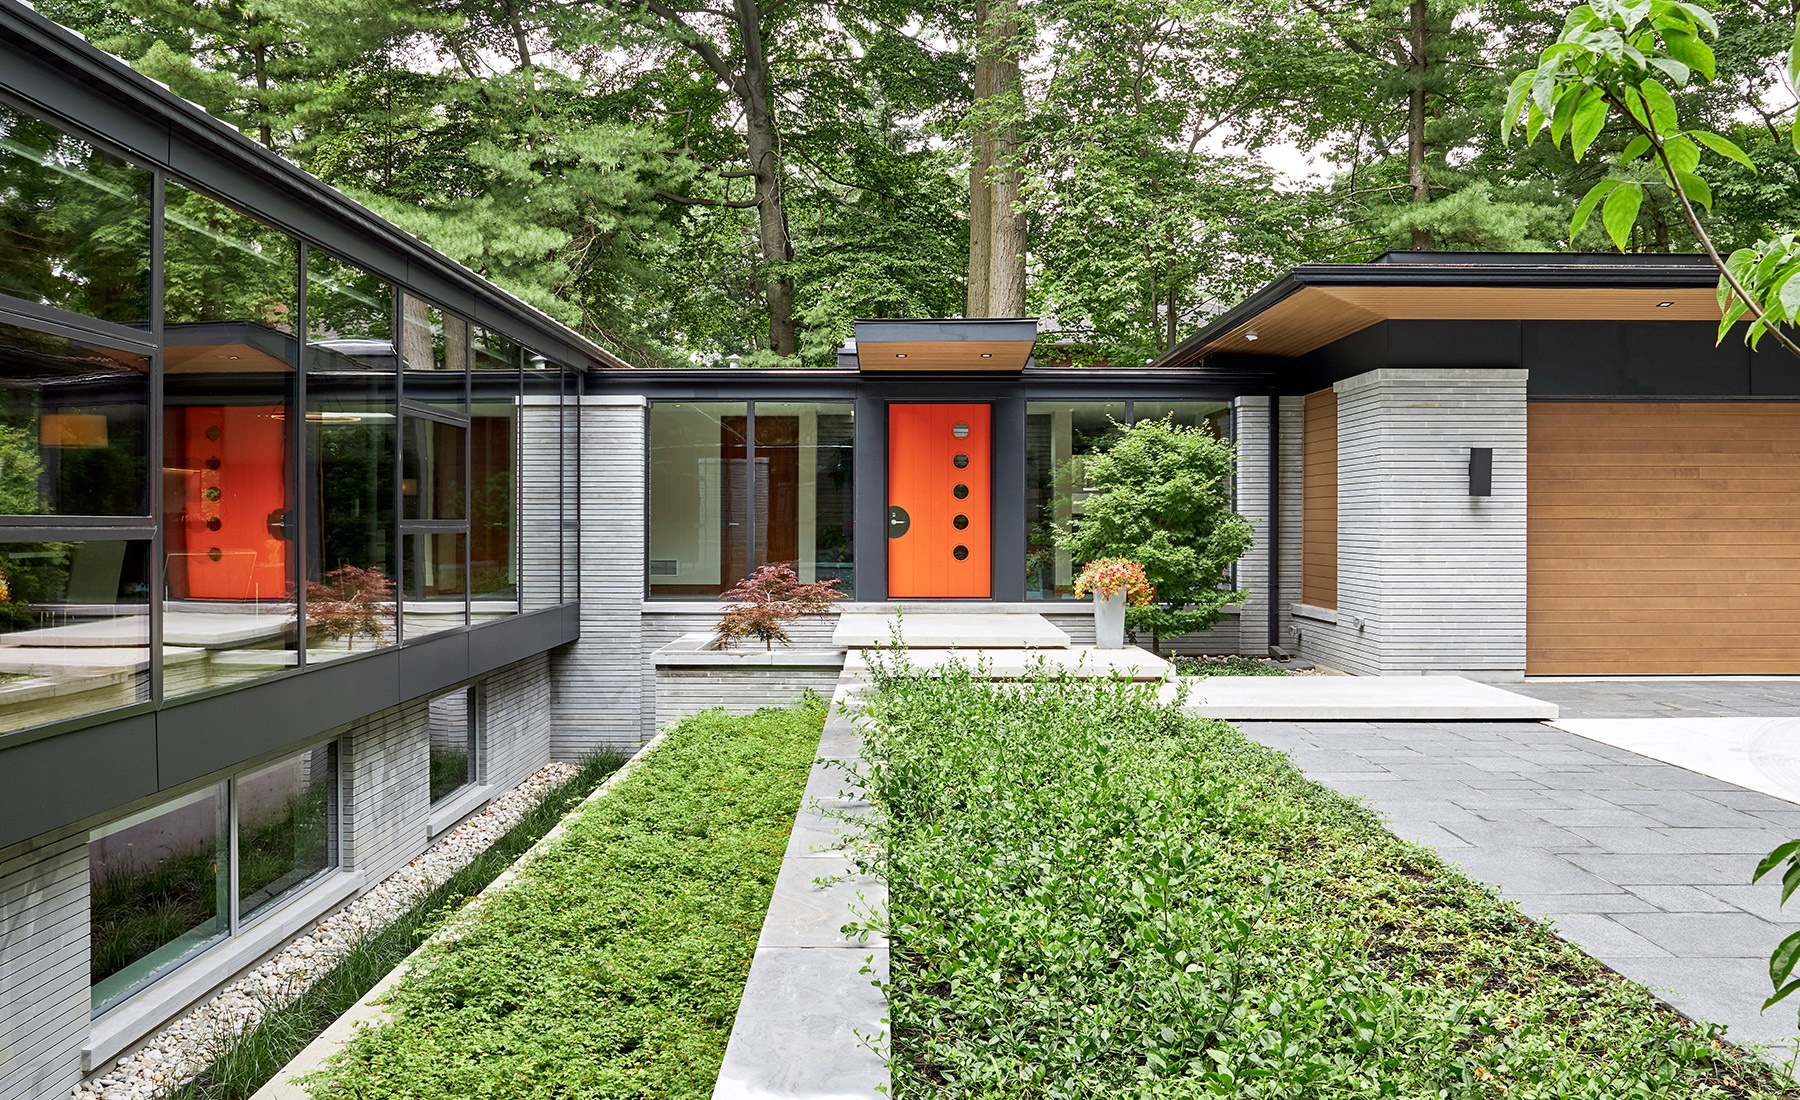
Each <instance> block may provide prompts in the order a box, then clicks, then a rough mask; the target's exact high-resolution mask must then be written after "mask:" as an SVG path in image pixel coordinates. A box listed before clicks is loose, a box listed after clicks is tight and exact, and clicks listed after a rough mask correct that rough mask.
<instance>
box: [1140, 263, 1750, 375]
mask: <svg viewBox="0 0 1800 1100" xmlns="http://www.w3.org/2000/svg"><path fill="white" fill-rule="evenodd" d="M1473 257H1479V258H1473ZM1630 261H1631V262H1621V260H1620V258H1618V257H1611V256H1606V257H1586V256H1565V255H1555V256H1544V257H1540V258H1535V259H1526V258H1522V257H1518V256H1514V255H1505V256H1492V255H1482V254H1456V253H1452V254H1443V253H1439V254H1434V256H1433V259H1431V260H1424V259H1411V260H1407V261H1404V262H1401V261H1397V260H1395V259H1393V258H1389V259H1388V260H1387V261H1386V262H1375V263H1367V264H1303V265H1301V266H1300V267H1297V268H1295V269H1294V270H1293V271H1292V272H1290V273H1288V274H1287V275H1286V276H1283V277H1282V278H1281V279H1278V280H1276V281H1275V282H1273V283H1271V284H1269V285H1268V286H1267V287H1264V288H1263V289H1262V290H1261V291H1259V292H1258V293H1256V294H1255V295H1253V296H1251V297H1250V298H1249V299H1247V300H1245V301H1244V302H1243V303H1242V304H1241V305H1239V306H1238V307H1237V308H1235V309H1232V310H1230V311H1228V312H1227V313H1225V314H1223V315H1222V316H1220V317H1218V318H1217V319H1215V320H1214V321H1213V322H1212V323H1211V324H1208V325H1207V326H1206V327H1205V328H1203V329H1201V330H1200V331H1199V332H1198V333H1196V334H1195V335H1194V336H1192V337H1190V338H1188V339H1187V340H1185V341H1183V342H1182V343H1181V344H1179V345H1178V346H1176V347H1175V348H1173V349H1171V350H1170V351H1169V352H1166V353H1165V354H1164V355H1163V356H1162V357H1161V358H1160V359H1159V360H1157V362H1156V364H1155V365H1156V366H1159V367H1160V366H1192V365H1196V364H1198V363H1200V362H1201V361H1203V360H1204V359H1205V358H1206V357H1208V356H1211V355H1217V354H1223V353H1232V354H1239V355H1259V356H1274V357H1284V358H1293V357H1296V356H1300V355H1304V354H1306V353H1307V352H1309V351H1313V350H1315V349H1317V348H1321V347H1324V346H1325V345H1326V344H1329V343H1331V342H1332V341H1334V340H1341V339H1343V338H1344V337H1346V336H1349V335H1352V334H1353V333H1356V332H1359V331H1361V330H1363V329H1365V328H1368V327H1369V326H1371V325H1374V324H1377V323H1379V322H1381V321H1427V320H1430V321H1450V320H1509V321H1516V320H1526V321H1534V320H1535V321H1592V320H1606V321H1710V322H1715V323H1716V322H1717V321H1718V319H1719V303H1718V298H1717V296H1716V293H1715V286H1716V284H1717V280H1718V274H1717V271H1716V270H1715V269H1714V268H1713V267H1712V266H1711V265H1710V264H1709V263H1707V262H1706V260H1705V258H1704V257H1687V256H1656V257H1644V258H1638V257H1631V258H1630Z"/></svg>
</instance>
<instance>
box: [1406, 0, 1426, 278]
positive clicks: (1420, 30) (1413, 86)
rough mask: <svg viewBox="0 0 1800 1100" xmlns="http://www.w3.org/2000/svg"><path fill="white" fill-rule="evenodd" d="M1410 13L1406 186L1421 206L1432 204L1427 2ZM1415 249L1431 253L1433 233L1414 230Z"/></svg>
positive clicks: (1416, 3) (1418, 1) (1418, 0)
mask: <svg viewBox="0 0 1800 1100" xmlns="http://www.w3.org/2000/svg"><path fill="white" fill-rule="evenodd" d="M1407 10H1408V14H1409V15H1410V16H1411V20H1410V21H1411V27H1410V31H1411V34H1410V38H1411V50H1410V51H1409V52H1410V56H1409V57H1408V58H1407V64H1406V69H1407V72H1408V74H1409V75H1410V76H1411V80H1410V81H1409V86H1408V90H1407V93H1406V182H1407V185H1408V187H1410V188H1411V190H1412V201H1413V203H1414V204H1415V205H1420V206H1422V205H1424V204H1425V203H1428V202H1430V201H1431V189H1430V187H1428V186H1427V185H1426V183H1425V67H1426V56H1425V41H1426V38H1425V0H1412V4H1411V6H1410V7H1409V8H1408V9H1407ZM1412 246H1413V249H1414V250H1415V251H1419V252H1429V251H1431V230H1429V229H1426V228H1424V227H1422V226H1421V227H1418V228H1415V229H1414V230H1413V231H1412Z"/></svg>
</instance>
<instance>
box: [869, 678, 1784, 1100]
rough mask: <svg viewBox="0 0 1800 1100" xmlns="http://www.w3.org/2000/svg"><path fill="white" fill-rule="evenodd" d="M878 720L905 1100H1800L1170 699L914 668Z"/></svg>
mask: <svg viewBox="0 0 1800 1100" xmlns="http://www.w3.org/2000/svg"><path fill="white" fill-rule="evenodd" d="M865 706H867V708H868V713H869V717H870V718H871V719H872V721H871V722H870V724H869V725H868V727H867V728H866V730H865V734H864V748H863V753H864V761H865V762H864V764H863V769H864V771H865V772H866V776H865V778H866V780H867V783H868V787H869V791H870V795H871V797H872V799H873V800H874V802H875V803H876V804H877V805H878V806H879V807H880V808H882V809H883V810H885V819H884V823H882V824H879V825H876V826H874V827H873V828H874V829H875V831H876V835H875V837H874V838H873V839H874V840H876V841H878V844H879V847H878V848H877V849H876V850H878V851H881V852H883V853H884V856H883V857H882V858H881V860H880V863H879V867H878V869H879V870H881V871H883V872H884V873H885V876H886V879H887V884H888V914H887V922H886V923H887V927H888V931H889V935H890V949H891V952H892V954H891V959H892V977H891V981H890V984H889V985H888V986H887V987H886V988H887V993H888V997H889V1012H890V1017H891V1020H892V1025H893V1063H892V1070H893V1093H892V1095H893V1096H895V1097H896V1098H899V1100H906V1098H913V1097H940V1098H941V1097H951V1098H955V1097H977V1096H980V1097H990V1096H1006V1097H1028V1098H1036V1097H1045V1098H1050V1097H1056V1098H1062V1097H1067V1098H1077V1097H1097V1096H1132V1097H1140V1096H1141V1097H1151V1096H1157V1097H1160V1096H1183V1097H1192V1096H1231V1097H1290V1096H1443V1097H1477V1096H1479V1097H1500V1096H1506V1097H1514V1098H1516V1097H1545V1098H1548V1097H1615V1096H1643V1097H1651V1096H1657V1097H1660V1096H1681V1097H1775V1096H1781V1097H1794V1096H1800V1089H1797V1088H1796V1086H1795V1084H1794V1082H1793V1081H1792V1079H1791V1078H1788V1077H1786V1076H1785V1075H1781V1074H1778V1073H1776V1072H1775V1071H1773V1070H1771V1069H1770V1068H1769V1067H1768V1066H1766V1065H1765V1064H1764V1063H1762V1062H1760V1061H1758V1060H1757V1059H1755V1058H1753V1057H1752V1056H1750V1055H1748V1054H1746V1053H1744V1052H1743V1051H1741V1050H1739V1049H1737V1048H1736V1047H1733V1046H1731V1045H1729V1044H1727V1043H1724V1042H1721V1041H1719V1039H1718V1038H1717V1036H1716V1034H1715V1032H1714V1031H1712V1030H1711V1029H1707V1028H1705V1027H1703V1026H1700V1025H1695V1024H1693V1023H1690V1022H1689V1021H1687V1020H1686V1019H1684V1018H1683V1017H1681V1016H1679V1015H1678V1014H1677V1013H1675V1012H1674V1011H1673V1010H1671V1009H1669V1008H1668V1007H1667V1006H1665V1005H1664V1004H1663V1003H1662V1002H1660V1001H1657V1000H1656V999H1655V998H1654V997H1652V996H1651V995H1650V994H1649V993H1648V992H1646V991H1645V990H1644V989H1643V988H1642V987H1640V986H1637V985H1635V984H1633V983H1631V982H1628V981H1625V980H1624V979H1622V978H1620V977H1618V976H1617V975H1615V974H1614V973H1612V972H1611V971H1609V970H1607V969H1605V968H1604V967H1602V966H1601V965H1600V964H1599V963H1597V962H1595V961H1594V960H1593V959H1591V958H1589V957H1588V956H1586V955H1584V954H1582V953H1581V952H1580V951H1579V950H1577V949H1576V948H1574V947H1573V946H1571V945H1569V944H1568V943H1566V942H1564V941H1562V940H1561V939H1559V938H1558V937H1557V936H1555V935H1554V934H1553V933H1552V932H1551V931H1550V929H1548V928H1547V927H1545V926H1542V925H1538V924H1534V923H1533V922H1531V921H1529V920H1527V919H1525V918H1524V917H1523V916H1522V915H1521V914H1520V913H1519V912H1518V911H1517V909H1516V908H1514V907H1513V906H1512V905H1511V904H1509V903H1506V902H1502V901H1500V900H1499V899H1498V898H1496V897H1495V895H1494V894H1493V893H1492V892H1491V891H1490V890H1489V889H1488V888H1486V887H1484V886H1481V885H1479V884H1477V883H1474V882H1472V881H1470V880H1469V879H1467V878H1465V877H1463V876H1462V875H1461V874H1460V873H1458V872H1457V871H1455V870H1454V869H1452V868H1450V867H1448V866H1446V865H1445V864H1443V863H1440V862H1439V861H1438V860H1436V859H1435V858H1434V857H1433V856H1432V855H1431V854H1430V853H1428V852H1427V851H1426V850H1424V849H1422V848H1420V847H1417V846H1415V845H1412V844H1408V843H1405V842H1403V841H1400V840H1398V839H1396V838H1395V837H1394V836H1392V835H1391V834H1389V833H1388V832H1387V831H1386V830H1385V829H1383V828H1382V826H1381V824H1380V822H1379V820H1378V819H1377V818H1376V817H1375V816H1374V815H1373V814H1372V813H1370V812H1369V811H1368V810H1366V809H1364V808H1363V807H1361V806H1360V805H1358V804H1357V803H1355V802H1354V801H1352V800H1349V799H1346V798H1344V797H1342V796H1340V795H1338V794H1336V793H1334V792H1332V791H1329V790H1327V789H1325V788H1322V787H1319V786H1316V785H1314V784H1312V783H1311V782H1309V781H1307V780H1306V779H1305V778H1304V777H1303V776H1302V775H1301V774H1300V773H1299V772H1298V771H1296V770H1295V769H1294V768H1293V767H1292V766H1291V765H1290V764H1289V763H1288V762H1287V760H1286V758H1285V757H1283V756H1281V755H1280V754H1279V753H1276V752H1274V751H1271V750H1268V749H1265V748H1263V747H1261V746H1258V745H1255V744H1253V743H1251V742H1249V741H1248V740H1246V739H1245V738H1244V737H1243V736H1242V735H1241V734H1240V733H1239V732H1238V731H1237V730H1236V729H1235V728H1233V727H1231V726H1229V725H1226V724H1224V723H1222V722H1217V721H1209V720H1205V719H1197V718H1192V717H1189V716H1186V715H1183V714H1182V713H1181V712H1179V711H1178V710H1175V709H1173V708H1169V707H1164V706H1159V705H1158V704H1157V703H1156V702H1155V698H1154V695H1153V694H1152V693H1151V692H1150V691H1149V690H1148V689H1146V688H1143V687H1138V686H1133V685H1129V684H1122V683H1116V682H1085V683H1069V682H1062V683H1056V684H1047V683H1041V682H1039V683H1028V684H1023V685H1018V686H1015V687H1013V688H1011V689H1009V690H1007V691H1004V692H1000V691H996V690H994V689H993V688H992V687H991V686H990V685H988V684H985V683H981V682H977V681H976V680H975V679H974V678H973V677H971V676H969V675H967V674H963V675H953V676H932V677H919V676H915V675H912V674H910V673H907V672H905V671H904V670H901V671H899V672H896V671H894V670H891V669H890V670H886V671H885V672H883V673H881V674H878V675H877V676H876V677H875V680H874V683H873V685H872V688H871V690H870V692H869V693H868V695H867V696H866V703H865ZM1771 947H1773V944H1771Z"/></svg>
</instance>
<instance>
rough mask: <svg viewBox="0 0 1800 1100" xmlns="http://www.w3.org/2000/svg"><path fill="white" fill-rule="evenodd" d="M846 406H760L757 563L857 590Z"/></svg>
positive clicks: (850, 435)
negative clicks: (772, 564)
mask: <svg viewBox="0 0 1800 1100" xmlns="http://www.w3.org/2000/svg"><path fill="white" fill-rule="evenodd" d="M854 407H855V406H854V405H852V404H851V403H849V402H806V403H800V402H777V401H758V402H757V403H756V488H755V490H754V493H753V499H754V500H755V501H756V560H755V565H756V566H762V565H766V564H768V563H770V562H790V563H792V564H793V566H794V569H795V571H796V572H798V573H799V574H800V579H801V580H802V581H806V582H811V581H815V580H836V581H837V582H838V588H839V589H840V590H841V591H842V592H843V593H844V594H845V595H846V596H847V595H849V594H850V593H852V592H854V591H855V588H856V566H855V559H854V558H853V556H852V554H851V543H852V538H851V532H852V520H853V517H854V515H855V509H854V507H853V499H852V498H853V496H854V492H855V476H854V475H855V462H854V459H853V457H852V448H853V444H854V439H855V430H854V424H853V423H852V420H851V410H852V409H853V408H854Z"/></svg>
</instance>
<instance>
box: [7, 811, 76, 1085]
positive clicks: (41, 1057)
mask: <svg viewBox="0 0 1800 1100" xmlns="http://www.w3.org/2000/svg"><path fill="white" fill-rule="evenodd" d="M0 1006H4V1011H3V1012H0V1100H37V1098H39V1097H47V1096H66V1095H68V1093H69V1091H70V1090H71V1089H73V1088H74V1087H75V1085H76V1083H77V1082H79V1081H80V1079H81V1046H82V1044H83V1043H84V1042H85V1041H86V1040H87V1029H88V863H87V831H86V830H85V829H83V830H79V831H73V832H71V831H68V830H64V831H63V832H61V833H56V834H51V835H50V836H48V837H40V838H37V839H34V840H31V841H27V842H25V843H24V844H18V845H14V846H13V847H11V848H7V849H4V850H0Z"/></svg>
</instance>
